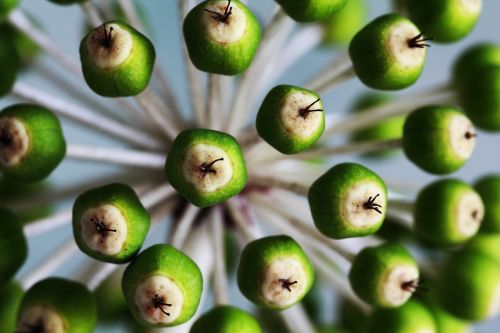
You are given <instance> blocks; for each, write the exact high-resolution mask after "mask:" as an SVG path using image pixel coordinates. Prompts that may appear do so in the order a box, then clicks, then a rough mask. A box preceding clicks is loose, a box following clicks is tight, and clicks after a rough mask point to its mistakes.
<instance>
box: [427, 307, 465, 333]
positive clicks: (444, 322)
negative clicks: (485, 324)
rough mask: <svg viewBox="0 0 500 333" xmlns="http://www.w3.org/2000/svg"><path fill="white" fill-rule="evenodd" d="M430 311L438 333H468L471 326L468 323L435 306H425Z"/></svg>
mask: <svg viewBox="0 0 500 333" xmlns="http://www.w3.org/2000/svg"><path fill="white" fill-rule="evenodd" d="M427 306H428V307H429V309H430V310H431V312H432V314H433V316H434V321H435V323H436V328H437V332H439V333H470V332H471V331H472V324H471V323H470V322H468V321H465V320H462V319H459V318H456V317H454V316H452V315H451V314H449V313H448V312H446V311H444V310H443V309H442V308H441V307H440V306H438V305H437V304H427Z"/></svg>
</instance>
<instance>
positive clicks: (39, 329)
mask: <svg viewBox="0 0 500 333" xmlns="http://www.w3.org/2000/svg"><path fill="white" fill-rule="evenodd" d="M24 326H25V327H26V328H25V329H21V330H17V331H16V333H45V327H44V325H43V321H42V319H39V320H38V322H37V323H36V324H35V325H32V324H24Z"/></svg>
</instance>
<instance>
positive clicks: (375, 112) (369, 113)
mask: <svg viewBox="0 0 500 333" xmlns="http://www.w3.org/2000/svg"><path fill="white" fill-rule="evenodd" d="M442 103H456V92H454V91H453V90H452V88H450V86H449V85H448V84H446V85H444V86H438V87H434V88H433V89H429V90H426V91H423V92H421V93H418V94H415V95H412V96H404V97H401V98H399V99H397V100H395V101H392V102H390V103H387V104H384V105H380V106H376V107H373V108H370V109H366V110H363V112H358V113H356V114H353V115H350V116H349V118H347V119H346V120H343V121H341V122H338V123H336V124H334V125H333V126H332V127H330V128H328V129H327V130H326V131H325V133H324V134H323V137H322V139H323V140H327V139H329V138H331V137H332V136H334V135H338V134H345V133H351V132H354V131H358V130H360V129H363V128H366V127H368V126H371V125H374V124H376V123H378V122H380V121H382V120H384V119H387V118H391V117H394V116H402V115H406V114H409V113H411V112H412V111H413V110H415V109H417V108H419V107H422V106H425V105H430V104H442Z"/></svg>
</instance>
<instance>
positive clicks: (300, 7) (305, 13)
mask: <svg viewBox="0 0 500 333" xmlns="http://www.w3.org/2000/svg"><path fill="white" fill-rule="evenodd" d="M276 2H277V3H279V4H280V6H281V8H283V10H284V11H285V13H287V14H288V16H290V17H291V18H292V19H294V20H295V21H297V22H314V21H321V20H324V19H326V18H328V17H329V16H331V15H332V14H334V13H336V12H339V11H340V10H342V9H343V8H344V6H345V5H346V3H347V2H348V1H347V0H304V1H296V0H276Z"/></svg>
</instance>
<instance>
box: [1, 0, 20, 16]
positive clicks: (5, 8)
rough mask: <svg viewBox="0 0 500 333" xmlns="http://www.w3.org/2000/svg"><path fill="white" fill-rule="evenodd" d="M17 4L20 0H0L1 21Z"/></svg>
mask: <svg viewBox="0 0 500 333" xmlns="http://www.w3.org/2000/svg"><path fill="white" fill-rule="evenodd" d="M17 6H19V0H0V21H3V20H4V19H5V18H6V17H7V16H8V15H9V13H10V12H11V11H12V10H13V9H14V8H16V7H17Z"/></svg>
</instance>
